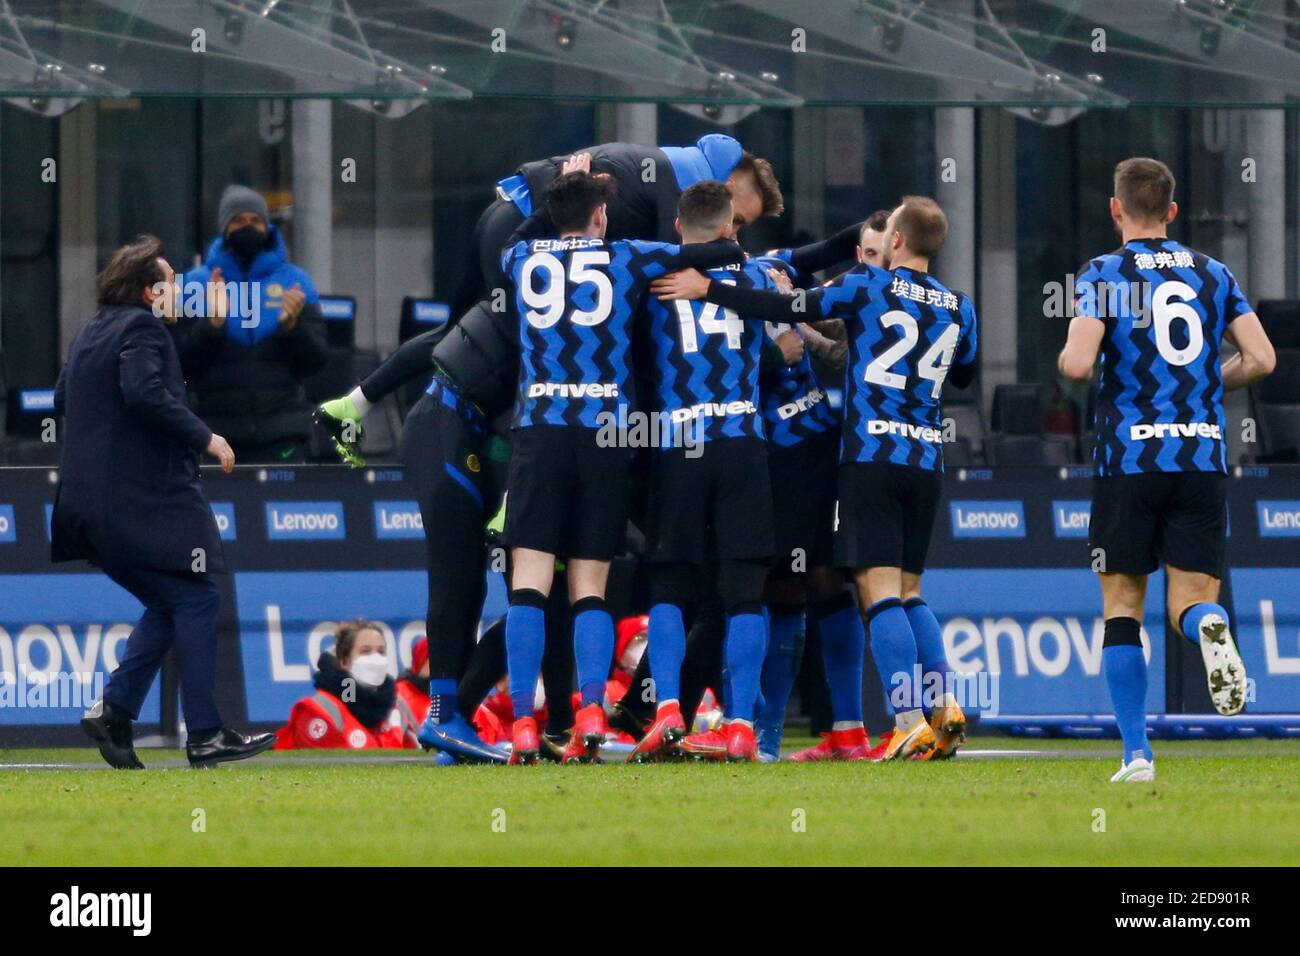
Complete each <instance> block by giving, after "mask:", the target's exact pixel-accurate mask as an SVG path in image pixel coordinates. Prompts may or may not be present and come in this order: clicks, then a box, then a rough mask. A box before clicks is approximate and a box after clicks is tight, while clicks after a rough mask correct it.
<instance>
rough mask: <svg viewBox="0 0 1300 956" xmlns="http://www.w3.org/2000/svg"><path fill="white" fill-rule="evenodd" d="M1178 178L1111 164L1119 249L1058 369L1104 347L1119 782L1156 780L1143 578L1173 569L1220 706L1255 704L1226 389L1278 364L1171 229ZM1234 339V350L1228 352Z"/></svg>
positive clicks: (1224, 286) (1212, 273) (1097, 512)
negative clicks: (1229, 500) (1245, 657)
mask: <svg viewBox="0 0 1300 956" xmlns="http://www.w3.org/2000/svg"><path fill="white" fill-rule="evenodd" d="M1173 193H1174V177H1173V173H1171V172H1170V171H1169V167H1167V166H1166V165H1165V164H1164V163H1161V162H1159V161H1157V160H1154V159H1147V158H1140V157H1139V158H1134V159H1126V160H1124V161H1123V162H1122V163H1120V164H1119V165H1118V166H1116V167H1115V193H1114V196H1113V197H1112V198H1111V200H1110V213H1111V218H1112V219H1113V220H1114V222H1115V227H1116V229H1117V230H1118V231H1119V233H1120V236H1121V238H1122V239H1123V242H1124V244H1123V245H1122V246H1121V247H1120V248H1119V249H1117V250H1115V251H1114V252H1111V253H1108V254H1106V255H1104V256H1099V257H1097V258H1096V259H1093V260H1092V261H1091V262H1089V263H1088V264H1087V265H1086V266H1085V267H1084V269H1083V271H1082V272H1081V274H1080V275H1079V278H1078V279H1077V280H1076V283H1075V286H1076V290H1075V291H1076V300H1075V316H1074V318H1073V319H1071V321H1070V332H1069V337H1068V339H1067V341H1066V344H1065V348H1064V349H1063V350H1062V352H1061V355H1060V359H1059V361H1058V366H1059V368H1060V371H1061V373H1062V374H1063V375H1065V376H1066V377H1068V378H1073V379H1079V380H1083V379H1087V378H1088V377H1089V376H1090V375H1091V374H1092V367H1093V364H1094V363H1095V362H1096V360H1097V358H1098V354H1099V353H1100V357H1101V378H1100V382H1099V383H1098V390H1097V412H1096V423H1095V424H1096V433H1097V441H1096V446H1095V449H1094V455H1093V457H1094V459H1095V462H1096V466H1097V476H1096V478H1095V479H1094V480H1093V492H1092V514H1091V520H1090V524H1089V532H1088V538H1089V547H1090V548H1091V549H1092V554H1093V555H1094V566H1095V567H1098V569H1099V571H1100V578H1101V591H1102V604H1103V611H1104V614H1105V618H1106V630H1105V637H1104V639H1103V641H1102V662H1103V666H1104V670H1105V673H1106V684H1107V686H1108V688H1109V689H1110V696H1111V702H1112V704H1113V705H1114V707H1115V719H1116V722H1117V723H1118V724H1119V730H1120V734H1121V736H1122V737H1123V740H1124V758H1123V762H1122V765H1121V767H1120V770H1119V772H1118V773H1116V774H1115V776H1114V777H1112V778H1111V779H1112V781H1114V782H1117V783H1119V782H1144V781H1150V780H1153V779H1155V765H1154V763H1153V759H1152V753H1151V745H1150V744H1149V742H1148V741H1147V736H1146V716H1145V706H1144V705H1145V702H1146V684H1147V675H1146V660H1145V657H1144V653H1143V649H1142V642H1141V638H1140V632H1141V625H1140V621H1141V620H1142V613H1143V605H1144V604H1145V599H1146V585H1147V575H1148V574H1150V573H1151V572H1152V571H1155V570H1156V568H1157V567H1158V566H1159V564H1160V562H1161V561H1163V562H1164V563H1165V568H1166V574H1167V578H1168V594H1167V597H1166V603H1167V610H1168V613H1169V619H1170V620H1171V621H1173V622H1174V624H1175V626H1176V627H1177V628H1178V629H1179V630H1180V631H1181V632H1182V634H1183V635H1184V636H1185V637H1186V638H1187V639H1188V640H1190V641H1192V642H1193V643H1194V644H1198V645H1199V646H1200V648H1201V654H1202V657H1203V658H1204V660H1205V667H1206V674H1207V677H1208V679H1209V685H1210V696H1211V698H1212V700H1213V702H1214V706H1215V708H1216V709H1217V710H1218V711H1219V712H1220V713H1221V714H1225V715H1231V714H1236V713H1238V712H1239V711H1240V710H1241V709H1242V707H1243V706H1244V704H1245V692H1246V672H1245V668H1244V667H1243V666H1242V663H1241V657H1240V655H1239V654H1238V653H1237V648H1236V645H1235V643H1234V641H1233V638H1232V634H1231V632H1230V630H1229V628H1228V612H1227V611H1226V610H1224V608H1223V607H1222V606H1221V605H1220V604H1218V600H1219V582H1220V579H1221V578H1222V576H1223V561H1224V550H1225V548H1224V537H1225V522H1226V514H1225V491H1224V481H1225V471H1226V469H1225V454H1224V429H1225V427H1226V423H1225V421H1224V416H1223V392H1224V389H1228V390H1231V389H1234V388H1241V387H1243V386H1245V385H1249V384H1250V383H1251V382H1254V381H1256V380H1258V379H1260V378H1263V377H1264V376H1265V375H1267V374H1269V372H1271V371H1272V370H1273V364H1274V361H1275V358H1274V354H1273V347H1272V345H1271V344H1270V343H1269V341H1268V336H1267V335H1265V333H1264V329H1263V327H1262V326H1261V325H1260V323H1259V319H1258V318H1256V316H1255V313H1254V312H1253V311H1252V310H1251V308H1250V304H1249V303H1248V302H1247V301H1246V297H1245V296H1244V295H1243V294H1242V292H1241V289H1240V287H1239V286H1238V285H1237V280H1236V279H1235V278H1234V277H1233V275H1232V273H1231V272H1229V271H1228V268H1227V266H1225V265H1224V264H1223V263H1221V262H1218V261H1216V260H1214V259H1211V258H1210V257H1209V256H1205V255H1202V254H1201V253H1199V252H1194V251H1192V250H1191V249H1188V248H1187V247H1186V246H1184V245H1182V244H1181V243H1179V242H1175V241H1174V240H1172V239H1170V238H1169V237H1168V233H1167V229H1168V226H1169V223H1170V222H1172V221H1173V219H1174V217H1175V216H1176V215H1177V214H1178V205H1177V204H1176V203H1175V202H1174V201H1173ZM1225 337H1227V338H1228V339H1230V340H1231V341H1232V342H1233V343H1234V344H1235V345H1236V346H1237V348H1238V349H1239V354H1238V355H1235V356H1233V357H1232V358H1231V359H1229V360H1227V361H1221V351H1220V349H1221V342H1222V340H1223V339H1224V338H1225Z"/></svg>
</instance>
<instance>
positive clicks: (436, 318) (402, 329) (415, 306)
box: [397, 295, 451, 342]
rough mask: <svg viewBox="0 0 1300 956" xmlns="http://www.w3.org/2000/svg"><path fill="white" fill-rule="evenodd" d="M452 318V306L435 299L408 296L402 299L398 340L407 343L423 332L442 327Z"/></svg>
mask: <svg viewBox="0 0 1300 956" xmlns="http://www.w3.org/2000/svg"><path fill="white" fill-rule="evenodd" d="M449 318H451V306H450V305H448V304H447V303H446V302H438V301H436V300H434V299H419V298H416V297H415V296H410V295H408V296H406V297H405V298H403V299H402V315H401V318H400V319H399V321H398V324H397V340H398V341H399V342H405V341H406V340H407V339H412V338H415V336H417V335H419V334H420V333H422V332H428V331H429V330H430V329H432V328H436V327H437V326H439V325H442V324H443V323H444V322H446V321H447V320H448V319H449Z"/></svg>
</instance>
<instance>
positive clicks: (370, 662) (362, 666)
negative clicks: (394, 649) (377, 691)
mask: <svg viewBox="0 0 1300 956" xmlns="http://www.w3.org/2000/svg"><path fill="white" fill-rule="evenodd" d="M348 670H349V671H350V672H351V673H352V676H353V677H355V678H356V679H357V683H360V684H365V685H366V686H367V687H378V686H379V685H380V684H382V683H383V682H384V680H385V679H386V678H387V677H388V658H387V657H385V656H384V655H383V654H362V655H361V656H360V657H358V658H356V659H355V660H353V661H352V666H351V667H350V668H348Z"/></svg>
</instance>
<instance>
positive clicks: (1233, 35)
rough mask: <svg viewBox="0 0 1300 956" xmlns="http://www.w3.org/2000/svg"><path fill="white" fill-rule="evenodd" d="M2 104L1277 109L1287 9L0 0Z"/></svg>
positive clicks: (906, 0) (1296, 84)
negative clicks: (123, 100)
mask: <svg viewBox="0 0 1300 956" xmlns="http://www.w3.org/2000/svg"><path fill="white" fill-rule="evenodd" d="M0 96H3V97H6V98H8V99H9V100H10V101H11V102H14V103H17V104H18V105H22V106H24V107H25V108H27V109H31V110H34V111H36V112H43V113H47V114H49V115H57V114H58V113H59V112H62V111H64V110H66V109H68V108H70V107H72V106H74V105H76V103H78V102H80V101H81V100H84V99H88V98H115V97H129V96H140V97H148V96H255V97H332V98H342V99H345V100H349V101H351V102H354V103H356V104H357V105H358V106H362V107H364V108H367V109H371V110H373V111H375V112H377V113H382V114H385V115H392V116H398V115H403V114H404V113H407V112H410V111H411V110H412V109H416V108H418V107H419V106H420V105H421V104H422V103H423V102H426V101H429V100H436V99H468V98H472V97H480V98H487V97H512V98H554V99H566V100H606V101H657V102H670V103H675V104H679V105H683V106H690V107H694V108H696V109H699V110H702V111H704V112H705V113H706V115H709V116H711V117H713V118H717V119H719V120H720V121H722V122H727V121H728V120H729V119H731V118H735V117H737V116H739V115H743V113H744V112H746V111H748V110H750V109H753V108H754V107H758V106H776V107H790V106H799V105H803V104H816V105H833V104H887V105H935V106H943V105H982V106H983V105H987V106H1006V107H1012V108H1016V109H1017V111H1018V112H1020V111H1023V112H1025V113H1026V114H1027V115H1030V116H1032V117H1033V118H1035V119H1038V120H1040V121H1042V122H1054V121H1059V120H1063V119H1068V118H1069V117H1070V116H1073V115H1077V113H1078V112H1079V111H1080V110H1082V109H1088V108H1107V107H1123V106H1128V105H1189V106H1190V105H1197V106H1265V105H1267V106H1294V105H1295V104H1296V103H1297V102H1300V10H1298V9H1297V0H1251V2H1246V0H1087V2H1086V3H1085V2H1082V0H819V2H815V3H814V2H798V0H0Z"/></svg>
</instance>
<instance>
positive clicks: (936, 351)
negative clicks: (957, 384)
mask: <svg viewBox="0 0 1300 956" xmlns="http://www.w3.org/2000/svg"><path fill="white" fill-rule="evenodd" d="M880 324H881V325H883V326H884V327H885V328H887V329H892V328H896V329H898V330H899V333H900V336H901V337H900V338H899V340H898V341H897V342H895V343H894V344H893V345H891V346H890V347H889V348H887V349H885V351H883V352H881V353H880V355H878V356H877V357H876V358H874V359H872V361H871V364H870V365H868V366H867V373H866V375H865V376H864V377H865V378H866V380H867V381H868V382H870V383H871V384H872V385H879V386H881V387H882V388H892V389H899V390H901V389H904V388H907V376H906V375H904V374H903V373H901V372H892V371H890V369H892V368H893V367H894V366H895V365H897V364H898V363H899V362H900V361H902V360H903V359H904V358H905V357H906V356H907V355H908V354H909V353H910V352H911V351H912V350H913V349H914V348H916V343H917V341H918V340H919V339H920V337H921V331H920V329H919V328H918V327H917V325H916V318H915V317H914V316H912V315H910V314H909V313H907V312H904V311H903V310H902V309H890V310H889V311H888V312H886V313H885V314H884V315H882V316H881V317H880ZM960 334H961V329H960V327H959V326H957V325H956V324H955V323H953V324H951V325H949V326H948V327H947V328H946V329H944V330H943V332H942V334H940V336H939V338H938V339H936V340H935V343H934V344H933V345H931V346H930V347H929V348H928V349H926V351H925V354H924V355H922V356H921V360H920V361H919V362H917V364H916V374H917V375H919V376H920V377H921V378H923V379H925V380H926V381H928V382H933V383H934V390H933V391H932V392H931V396H930V397H931V398H938V397H939V392H940V391H941V390H942V389H943V380H944V377H945V376H947V374H948V366H949V365H951V364H952V358H953V354H954V353H955V352H956V351H957V337H958V336H959V335H960Z"/></svg>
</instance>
